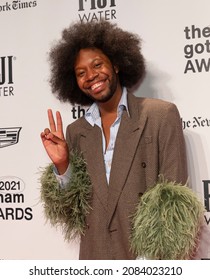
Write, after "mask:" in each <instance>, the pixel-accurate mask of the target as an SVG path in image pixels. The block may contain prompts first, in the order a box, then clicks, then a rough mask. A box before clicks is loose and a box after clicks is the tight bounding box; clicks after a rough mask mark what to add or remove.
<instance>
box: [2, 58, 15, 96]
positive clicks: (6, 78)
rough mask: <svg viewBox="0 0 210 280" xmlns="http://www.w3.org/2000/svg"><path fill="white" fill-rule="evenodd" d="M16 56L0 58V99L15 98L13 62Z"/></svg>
mask: <svg viewBox="0 0 210 280" xmlns="http://www.w3.org/2000/svg"><path fill="white" fill-rule="evenodd" d="M15 59H16V57H15V56H12V55H9V56H1V57H0V97H8V96H14V77H13V61H14V60H15Z"/></svg>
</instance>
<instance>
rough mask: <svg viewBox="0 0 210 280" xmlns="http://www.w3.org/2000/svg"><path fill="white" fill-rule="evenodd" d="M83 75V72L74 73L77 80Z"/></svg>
mask: <svg viewBox="0 0 210 280" xmlns="http://www.w3.org/2000/svg"><path fill="white" fill-rule="evenodd" d="M84 75H85V71H79V72H77V73H76V76H77V77H78V78H82V77H83V76H84Z"/></svg>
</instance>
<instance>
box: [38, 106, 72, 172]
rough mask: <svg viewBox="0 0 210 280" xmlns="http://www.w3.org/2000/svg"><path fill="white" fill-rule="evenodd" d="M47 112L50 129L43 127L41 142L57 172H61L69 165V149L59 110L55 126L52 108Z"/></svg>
mask: <svg viewBox="0 0 210 280" xmlns="http://www.w3.org/2000/svg"><path fill="white" fill-rule="evenodd" d="M47 113H48V119H49V125H50V129H49V128H45V130H44V131H43V132H42V133H41V139H42V143H43V145H44V147H45V150H46V152H47V154H48V155H49V157H50V159H51V160H52V162H53V163H54V165H55V167H56V168H57V170H58V172H59V174H63V173H65V171H66V169H67V167H68V165H69V151H68V145H67V142H66V140H65V138H64V133H63V123H62V118H61V115H60V112H56V122H57V127H56V123H55V120H54V117H53V113H52V110H51V109H49V110H48V111H47Z"/></svg>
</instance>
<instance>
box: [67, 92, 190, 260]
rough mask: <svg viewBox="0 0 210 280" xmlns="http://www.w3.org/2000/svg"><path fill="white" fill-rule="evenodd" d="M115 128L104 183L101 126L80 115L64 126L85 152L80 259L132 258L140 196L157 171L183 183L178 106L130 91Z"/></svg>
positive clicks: (74, 143)
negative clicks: (87, 187)
mask: <svg viewBox="0 0 210 280" xmlns="http://www.w3.org/2000/svg"><path fill="white" fill-rule="evenodd" d="M128 107H129V113H130V116H128V114H127V112H126V111H124V112H123V115H122V120H121V124H120V128H119V131H118V135H117V139H116V144H115V150H114V155H113V161H112V169H111V174H110V182H109V185H108V184H107V181H106V174H105V166H104V159H103V152H102V135H101V130H100V128H99V127H97V126H94V127H92V126H91V125H90V124H89V123H88V122H87V121H86V120H85V118H84V117H82V118H80V119H78V120H77V121H75V122H74V123H72V124H70V125H69V126H68V127H67V133H66V138H67V141H68V144H69V148H70V149H72V148H73V149H77V150H79V151H82V152H83V155H84V157H85V159H86V162H87V170H88V172H89V174H90V177H91V181H92V185H93V193H92V201H91V206H92V210H91V212H90V214H89V215H88V216H87V217H86V223H87V230H86V233H85V235H84V236H82V238H81V244H80V259H135V258H136V256H135V255H134V254H133V253H132V252H131V250H130V243H129V238H130V233H131V220H132V218H131V217H132V215H133V213H134V212H135V209H136V205H137V204H138V202H139V198H140V196H141V195H142V194H143V193H144V192H145V190H146V189H147V187H148V186H151V185H153V184H154V183H155V182H156V181H157V179H158V175H159V174H163V175H164V177H165V178H167V179H168V180H172V181H176V182H177V183H183V184H185V183H186V180H187V167H186V153H185V143H184V137H183V131H182V126H181V120H180V116H179V113H178V110H177V108H176V106H175V105H174V104H172V103H169V102H165V101H162V100H157V99H149V98H138V97H135V96H134V95H132V94H128Z"/></svg>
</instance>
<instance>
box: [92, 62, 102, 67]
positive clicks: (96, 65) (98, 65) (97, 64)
mask: <svg viewBox="0 0 210 280" xmlns="http://www.w3.org/2000/svg"><path fill="white" fill-rule="evenodd" d="M101 66H102V62H97V63H96V64H95V65H94V67H95V68H100V67H101Z"/></svg>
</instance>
